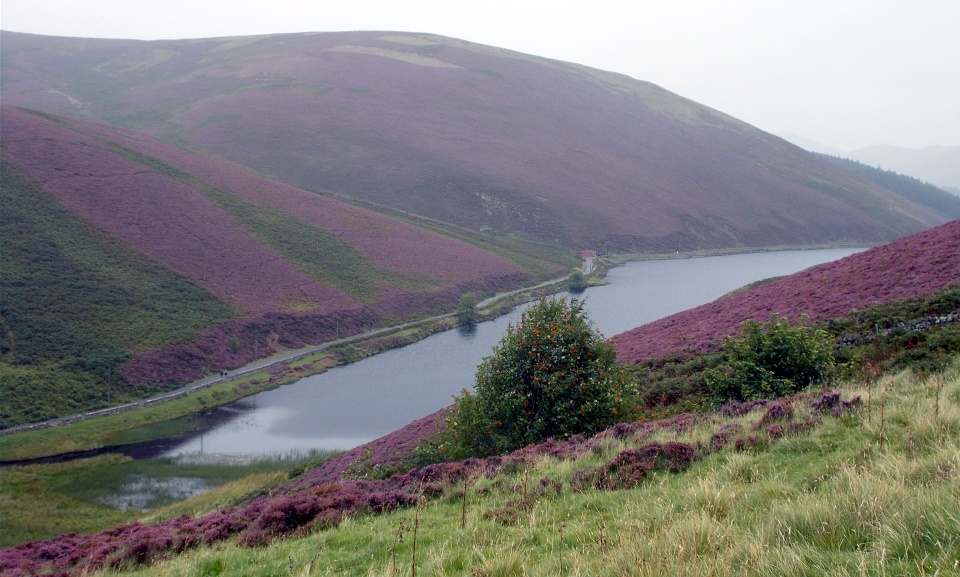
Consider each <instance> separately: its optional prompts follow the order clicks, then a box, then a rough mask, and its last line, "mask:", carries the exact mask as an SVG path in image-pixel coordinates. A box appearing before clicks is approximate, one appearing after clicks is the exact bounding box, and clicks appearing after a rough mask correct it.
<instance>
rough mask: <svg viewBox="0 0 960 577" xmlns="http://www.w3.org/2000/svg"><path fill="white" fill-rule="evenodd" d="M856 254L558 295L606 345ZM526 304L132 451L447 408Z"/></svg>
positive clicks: (679, 262) (257, 442) (737, 261)
mask: <svg viewBox="0 0 960 577" xmlns="http://www.w3.org/2000/svg"><path fill="white" fill-rule="evenodd" d="M859 250H862V249H825V250H801V251H782V252H762V253H749V254H739V255H727V256H716V257H703V258H687V259H676V260H649V261H635V262H630V263H627V264H626V265H624V266H621V267H617V268H614V269H612V270H610V271H609V273H608V274H607V279H606V280H607V285H606V286H601V287H592V288H589V289H587V290H586V291H584V292H583V293H581V294H579V295H569V294H567V295H565V296H568V297H570V296H575V297H576V298H580V299H583V300H585V303H586V304H585V309H586V311H587V313H588V317H589V318H590V320H591V321H592V322H593V324H594V326H595V328H597V329H598V330H599V331H600V332H601V333H603V334H604V335H605V336H607V337H610V336H613V335H616V334H618V333H621V332H624V331H627V330H629V329H632V328H634V327H637V326H640V325H642V324H645V323H648V322H651V321H654V320H657V319H659V318H662V317H665V316H668V315H670V314H673V313H676V312H680V311H683V310H686V309H689V308H692V307H695V306H699V305H701V304H705V303H707V302H710V301H712V300H715V299H716V298H718V297H720V296H723V295H724V294H726V293H728V292H730V291H732V290H735V289H737V288H740V287H742V286H744V285H746V284H749V283H752V282H755V281H758V280H762V279H766V278H770V277H775V276H782V275H788V274H792V273H794V272H797V271H800V270H803V269H805V268H808V267H811V266H814V265H817V264H821V263H824V262H830V261H833V260H837V259H840V258H843V257H845V256H848V255H850V254H853V253H855V252H858V251H859ZM527 306H529V305H521V306H519V307H516V308H515V309H513V311H511V312H510V313H509V314H507V315H504V316H502V317H499V318H497V319H494V320H492V321H488V322H484V323H479V324H477V325H476V326H474V327H472V329H471V330H469V331H467V330H462V329H461V330H450V331H446V332H443V333H438V334H435V335H433V336H430V337H428V338H426V339H424V340H422V341H420V342H417V343H415V344H412V345H409V346H406V347H403V348H400V349H395V350H391V351H387V352H384V353H381V354H378V355H376V356H373V357H369V358H366V359H364V360H362V361H359V362H357V363H353V364H350V365H345V366H341V367H336V368H333V369H331V370H329V371H327V372H325V373H322V374H318V375H314V376H311V377H306V378H304V379H301V380H300V381H297V382H296V383H293V384H290V385H285V386H283V387H280V388H278V389H274V390H272V391H266V392H263V393H259V394H257V395H254V396H251V397H247V398H246V399H243V400H241V401H238V402H236V403H233V404H231V405H227V406H224V407H221V408H219V409H217V410H215V411H213V412H212V413H211V414H210V415H209V416H208V417H209V424H208V425H207V427H206V428H205V429H204V431H203V432H202V433H200V434H197V435H195V436H193V437H191V438H188V439H181V440H179V441H177V442H176V444H174V445H173V446H170V444H169V443H167V444H166V445H165V446H163V447H162V448H161V447H159V446H157V447H155V449H154V450H153V451H147V452H148V453H151V454H149V455H145V454H144V448H142V447H141V448H140V450H138V451H137V452H138V456H165V457H184V458H190V457H194V458H199V459H204V458H224V457H230V458H241V457H256V456H265V457H266V456H278V455H291V454H297V453H304V454H305V453H308V452H310V451H312V450H317V449H320V450H339V449H350V448H353V447H355V446H357V445H360V444H363V443H365V442H368V441H371V440H373V439H375V438H378V437H380V436H383V435H385V434H387V433H390V432H391V431H394V430H396V429H399V428H401V427H403V426H404V425H406V424H408V423H410V422H411V421H413V420H416V419H419V418H421V417H423V416H426V415H428V414H430V413H432V412H434V411H436V410H438V409H441V408H443V407H446V406H449V405H450V404H451V403H452V401H453V395H456V394H459V393H460V392H461V391H462V390H463V389H465V388H471V387H472V384H473V379H474V371H475V369H476V366H477V364H479V362H480V361H481V359H482V358H483V357H485V356H487V355H489V354H490V353H491V351H492V349H493V347H494V345H496V344H497V342H499V340H500V339H501V337H503V335H504V334H505V333H506V331H507V328H508V326H509V325H510V324H511V323H515V322H517V320H518V319H519V318H520V314H521V312H522V311H523V310H524V309H525V308H526V307H527Z"/></svg>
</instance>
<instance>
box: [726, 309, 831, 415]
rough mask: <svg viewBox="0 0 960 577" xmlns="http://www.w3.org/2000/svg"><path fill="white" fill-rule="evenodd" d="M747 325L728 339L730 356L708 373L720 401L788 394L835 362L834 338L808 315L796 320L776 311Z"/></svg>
mask: <svg viewBox="0 0 960 577" xmlns="http://www.w3.org/2000/svg"><path fill="white" fill-rule="evenodd" d="M742 326H743V332H742V333H741V334H740V335H739V336H737V337H733V338H731V337H727V338H726V339H725V340H724V344H723V353H724V356H725V361H724V362H723V363H721V365H720V367H718V368H715V369H710V371H709V372H708V374H707V379H708V382H709V383H710V387H711V389H712V391H713V394H714V397H716V398H717V399H718V400H720V401H725V400H728V399H738V400H749V399H760V398H776V397H781V396H784V395H789V394H791V393H794V392H796V391H799V390H800V389H803V388H804V387H807V386H809V385H811V384H812V383H814V382H816V381H818V380H821V379H823V378H824V377H825V376H826V375H827V372H828V370H829V368H830V367H831V366H832V365H833V339H832V338H831V336H830V334H829V333H828V332H827V331H825V330H823V329H820V328H816V327H813V326H811V325H810V322H809V319H808V318H807V317H806V316H805V315H804V316H802V317H801V318H800V320H799V321H798V322H797V324H796V325H792V324H790V321H789V320H788V319H786V318H784V317H780V316H779V315H777V314H773V315H771V317H770V320H769V321H767V322H765V323H759V322H757V321H755V320H753V319H750V320H748V321H746V322H744V323H743V325H742Z"/></svg>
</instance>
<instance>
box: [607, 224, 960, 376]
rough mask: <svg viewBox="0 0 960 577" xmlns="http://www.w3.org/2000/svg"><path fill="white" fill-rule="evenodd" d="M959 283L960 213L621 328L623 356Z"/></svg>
mask: <svg viewBox="0 0 960 577" xmlns="http://www.w3.org/2000/svg"><path fill="white" fill-rule="evenodd" d="M958 284H960V220H954V221H951V222H949V223H947V224H945V225H943V226H940V227H937V228H934V229H932V230H928V231H925V232H922V233H919V234H915V235H913V236H909V237H907V238H903V239H900V240H897V241H895V242H892V243H890V244H886V245H883V246H879V247H876V248H873V249H870V250H867V251H864V252H861V253H857V254H854V255H851V256H848V257H846V258H844V259H841V260H838V261H835V262H831V263H827V264H822V265H819V266H815V267H811V268H809V269H806V270H804V271H801V272H798V273H796V274H793V275H790V276H788V277H785V278H783V279H780V280H777V281H774V282H770V283H767V284H763V285H761V286H758V287H755V288H752V289H750V290H746V291H742V292H738V293H734V294H731V295H728V296H725V297H723V298H720V299H717V300H716V301H714V302H712V303H708V304H706V305H703V306H700V307H697V308H693V309H690V310H687V311H684V312H681V313H677V314H675V315H671V316H669V317H666V318H663V319H660V320H658V321H654V322H652V323H649V324H646V325H643V326H641V327H637V328H635V329H633V330H631V331H627V332H625V333H622V334H619V335H616V336H615V337H613V340H614V341H615V343H616V347H617V355H618V358H619V359H620V361H621V362H623V363H630V364H636V363H639V362H641V361H642V360H644V359H648V358H653V357H659V356H664V355H667V354H670V353H674V352H679V351H685V350H697V351H705V350H712V349H715V348H716V347H717V345H718V344H719V343H720V342H721V341H722V340H723V337H724V336H726V335H731V334H736V333H738V332H739V329H740V323H741V322H743V321H745V320H747V319H750V318H752V319H756V320H760V321H762V320H765V319H766V318H767V317H769V315H770V314H771V313H779V314H781V315H785V316H787V317H789V318H792V319H795V318H797V317H798V316H799V315H801V314H807V315H809V316H810V318H811V319H812V320H813V321H820V320H827V319H831V318H836V317H841V316H844V315H846V314H847V313H849V312H850V311H851V310H853V309H862V308H865V307H867V306H870V305H873V304H881V303H889V302H893V301H897V300H901V299H907V298H916V297H924V296H928V295H930V294H933V293H935V292H937V291H938V290H940V289H942V288H944V287H947V286H951V285H958Z"/></svg>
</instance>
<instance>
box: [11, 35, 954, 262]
mask: <svg viewBox="0 0 960 577" xmlns="http://www.w3.org/2000/svg"><path fill="white" fill-rule="evenodd" d="M2 41H3V49H4V69H3V75H2V85H0V88H2V92H3V98H4V102H5V103H8V104H15V105H19V106H26V107H30V108H37V109H41V110H45V111H48V112H54V113H59V114H66V115H72V116H76V117H81V118H86V119H95V120H98V121H102V122H107V123H111V124H114V125H117V126H122V127H126V128H130V129H134V130H137V131H142V132H146V133H149V134H152V135H154V136H157V137H160V138H162V139H164V140H167V141H169V142H173V143H176V144H179V145H183V146H186V147H188V148H191V149H194V150H202V151H206V152H210V153H213V154H216V155H218V156H222V157H225V158H227V159H230V160H232V161H234V162H237V163H239V164H242V165H244V166H248V167H252V168H254V169H256V170H257V171H259V172H261V173H264V174H267V175H270V176H271V177H274V178H276V179H278V180H281V181H283V182H286V183H288V184H292V185H295V186H298V187H300V188H303V189H305V190H310V191H315V192H316V191H324V190H326V191H332V192H335V193H339V194H346V195H350V196H353V197H356V198H360V199H365V200H368V201H373V202H375V203H378V204H381V205H385V206H389V207H393V208H395V209H398V210H400V211H404V212H409V213H413V214H420V215H426V216H429V217H431V218H434V219H438V220H441V221H445V222H452V223H456V224H458V225H461V226H464V227H467V228H470V229H473V230H479V229H488V228H490V229H495V230H499V231H506V232H515V231H521V232H524V233H526V234H530V235H533V236H536V237H539V238H540V239H543V240H547V241H550V242H558V243H559V244H561V245H564V246H567V247H569V248H592V249H597V250H601V251H606V252H611V251H618V252H675V251H686V250H697V249H710V248H736V247H761V246H787V245H790V246H797V245H807V244H824V243H847V244H876V243H880V242H885V241H889V240H892V239H894V238H898V237H900V236H904V235H906V234H910V233H913V232H917V231H919V230H923V229H925V228H929V227H930V226H933V225H936V224H940V223H942V222H944V221H945V219H944V218H943V217H942V216H940V215H938V214H936V213H934V212H932V211H930V210H928V209H926V208H924V207H920V206H917V205H915V204H913V203H911V202H909V201H907V200H904V199H903V198H902V197H899V196H897V195H896V194H893V193H891V192H889V191H886V190H884V189H882V188H879V187H877V186H875V185H873V184H871V183H869V182H866V181H864V180H863V179H860V178H858V177H856V176H854V175H851V174H850V173H848V172H846V171H844V170H842V169H839V168H837V167H835V166H832V165H830V164H829V163H827V162H825V161H823V160H822V159H819V158H816V157H814V156H812V155H810V154H809V153H807V152H805V151H803V150H801V149H799V148H797V147H795V146H792V145H790V144H788V143H786V142H785V141H783V140H781V139H779V138H776V137H773V136H771V135H769V134H766V133H764V132H762V131H760V130H757V129H756V128H754V127H752V126H749V125H747V124H745V123H742V122H740V121H738V120H736V119H734V118H731V117H729V116H727V115H724V114H723V113H721V112H718V111H716V110H712V109H710V108H707V107H705V106H702V105H700V104H697V103H695V102H691V101H689V100H686V99H684V98H681V97H679V96H677V95H674V94H671V93H669V92H667V91H666V90H663V89H662V88H659V87H658V86H655V85H653V84H650V83H648V82H642V81H639V80H634V79H631V78H628V77H625V76H622V75H618V74H614V73H609V72H604V71H600V70H595V69H590V68H586V67H583V66H578V65H573V64H569V63H564V62H559V61H553V60H547V59H543V58H536V57H532V56H528V55H524V54H519V53H515V52H510V51H506V50H502V49H498V48H493V47H489V46H482V45H477V44H472V43H468V42H464V41H460V40H455V39H451V38H444V37H439V36H433V35H425V34H405V33H389V32H351V33H317V34H286V35H269V36H256V37H240V38H217V39H207V40H182V41H152V42H142V41H126V40H94V39H77V38H57V37H43V36H34V35H27V34H19V33H9V32H3V35H2Z"/></svg>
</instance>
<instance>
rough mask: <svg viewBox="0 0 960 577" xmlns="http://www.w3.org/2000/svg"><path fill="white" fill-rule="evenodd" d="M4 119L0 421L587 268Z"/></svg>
mask: <svg viewBox="0 0 960 577" xmlns="http://www.w3.org/2000/svg"><path fill="white" fill-rule="evenodd" d="M0 114H2V122H0V131H2V134H0V138H2V143H3V146H2V161H3V181H2V208H3V219H2V227H3V228H2V231H0V232H2V235H0V236H2V242H3V246H2V251H0V258H2V264H3V271H4V274H3V277H2V281H0V282H2V287H0V288H2V290H0V293H2V294H3V302H2V321H3V329H4V335H5V338H4V339H3V342H2V349H0V350H2V352H3V355H2V357H0V372H2V373H3V374H4V377H5V378H4V379H3V382H4V390H3V397H4V408H3V410H2V415H0V417H2V418H0V426H9V425H11V424H14V423H16V422H23V421H25V420H36V419H39V418H45V417H49V416H53V415H56V414H62V413H63V412H65V411H76V410H81V409H84V408H90V407H91V406H97V405H100V404H104V403H106V402H108V399H110V398H111V397H112V399H113V400H114V402H115V401H116V400H121V399H124V398H129V397H130V396H131V395H132V396H134V397H135V396H138V395H140V394H143V393H144V392H146V391H144V390H140V389H138V388H137V387H139V386H142V385H145V384H148V383H149V384H164V383H170V382H183V381H187V380H192V379H195V378H199V377H201V376H203V375H204V374H206V373H208V372H210V371H211V367H223V368H233V367H237V366H240V365H242V364H244V363H246V362H249V361H251V360H253V359H255V358H258V357H263V356H268V355H270V354H272V353H273V352H275V351H277V350H279V349H282V348H294V347H300V346H305V345H307V344H312V343H319V342H324V341H326V340H330V339H332V338H334V337H335V336H337V335H340V336H344V335H348V334H353V333H356V332H359V331H360V330H362V329H363V328H372V327H375V326H378V325H381V324H383V323H384V322H386V321H387V319H391V320H396V319H403V318H410V317H412V316H416V315H422V314H426V313H430V312H435V311H443V310H451V309H452V308H453V307H454V306H455V305H456V304H457V302H458V300H459V298H460V296H461V295H462V294H463V293H466V292H478V293H486V292H492V291H502V290H506V289H511V288H518V287H520V286H523V285H525V284H527V283H530V282H531V281H533V280H535V279H538V278H544V277H549V278H553V277H556V276H560V275H562V274H564V273H565V272H566V271H568V270H569V268H568V267H569V266H570V265H571V264H572V263H573V262H574V257H573V254H572V252H570V251H565V250H562V249H557V248H550V247H543V246H538V245H535V244H533V243H526V244H523V243H519V242H518V243H514V244H513V245H511V244H510V242H507V241H505V240H503V239H500V240H498V239H496V238H485V236H484V235H479V234H471V233H468V232H467V231H460V232H458V233H456V237H452V236H447V235H445V234H441V233H438V232H435V230H428V229H426V228H421V227H417V226H414V225H413V224H410V223H409V222H404V221H400V220H396V219H394V218H390V217H388V216H385V215H383V214H378V213H375V212H371V211H370V210H366V209H363V208H360V207H358V206H355V205H352V204H348V203H345V202H342V201H338V200H335V199H332V198H330V197H327V196H322V195H318V194H315V193H311V192H306V191H303V190H300V189H297V188H294V187H291V186H287V185H281V184H278V183H276V182H273V181H271V180H269V179H266V178H263V177H260V176H257V175H255V174H253V173H251V172H249V171H248V170H245V169H242V168H241V167H238V166H236V165H232V164H229V163H227V162H225V161H222V160H219V159H215V158H212V157H204V156H198V155H196V154H192V153H189V152H186V151H184V150H182V149H178V148H175V147H171V146H169V145H167V144H163V143H161V142H159V141H157V140H155V139H153V138H150V137H146V136H144V135H140V134H136V133H133V132H129V131H125V130H118V129H115V128H112V127H108V126H104V125H98V124H95V123H89V122H81V121H76V120H72V119H66V118H61V117H52V116H48V115H45V114H41V113H35V112H31V111H26V110H22V109H16V108H11V107H6V106H4V107H3V108H2V112H0ZM431 228H432V229H437V228H438V227H437V226H432V227H431ZM450 230H452V229H450ZM453 232H456V231H453ZM487 236H489V235H487ZM481 245H482V248H481ZM111 388H116V389H117V390H115V391H111ZM37 391H46V393H45V394H43V395H41V396H40V398H41V399H43V402H37V398H35V397H36V393H37ZM20 393H24V394H23V395H21V394H20ZM28 393H29V394H28ZM21 400H22V401H23V403H21V402H20V401H21ZM21 405H22V406H21Z"/></svg>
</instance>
